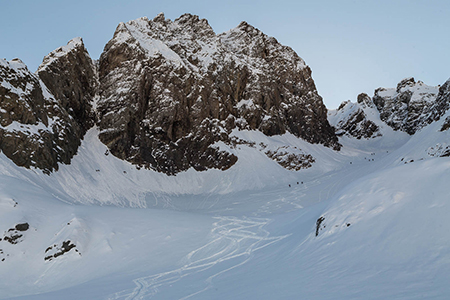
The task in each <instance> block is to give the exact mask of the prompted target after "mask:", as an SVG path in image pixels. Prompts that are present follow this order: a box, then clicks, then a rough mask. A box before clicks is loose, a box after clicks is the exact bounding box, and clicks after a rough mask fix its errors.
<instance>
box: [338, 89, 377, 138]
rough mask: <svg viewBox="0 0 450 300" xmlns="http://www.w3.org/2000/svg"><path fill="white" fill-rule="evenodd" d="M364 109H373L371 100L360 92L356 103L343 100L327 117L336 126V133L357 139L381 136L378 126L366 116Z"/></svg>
mask: <svg viewBox="0 0 450 300" xmlns="http://www.w3.org/2000/svg"><path fill="white" fill-rule="evenodd" d="M366 110H372V111H373V110H374V105H373V102H372V100H371V99H370V97H369V96H368V95H367V94H360V95H358V98H357V103H352V102H350V101H345V102H343V103H342V104H341V105H340V106H339V108H338V109H337V110H336V111H331V112H330V114H329V119H330V122H331V124H333V126H335V127H336V135H338V136H342V135H347V136H351V137H355V138H357V139H361V138H364V139H370V138H375V137H378V136H381V135H382V133H381V131H380V128H379V126H377V125H376V124H375V122H373V121H372V120H370V119H369V118H368V116H367V113H366Z"/></svg>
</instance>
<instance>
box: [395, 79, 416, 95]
mask: <svg viewBox="0 0 450 300" xmlns="http://www.w3.org/2000/svg"><path fill="white" fill-rule="evenodd" d="M415 85H416V81H415V80H414V77H407V78H404V79H402V80H401V81H400V82H399V83H398V84H397V93H401V91H402V89H404V88H406V87H414V86H415Z"/></svg>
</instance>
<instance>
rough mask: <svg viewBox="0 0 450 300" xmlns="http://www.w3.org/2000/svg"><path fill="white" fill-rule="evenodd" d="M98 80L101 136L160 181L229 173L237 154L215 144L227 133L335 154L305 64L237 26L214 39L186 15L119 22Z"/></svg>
mask: <svg viewBox="0 0 450 300" xmlns="http://www.w3.org/2000/svg"><path fill="white" fill-rule="evenodd" d="M99 79H100V91H101V100H100V101H99V106H98V108H99V123H98V125H99V128H100V130H101V132H100V139H101V140H102V141H103V142H104V143H105V144H106V145H107V146H108V147H109V148H110V150H111V152H112V153H113V154H114V155H115V156H117V157H119V158H122V159H126V160H128V161H131V162H133V163H135V164H138V165H142V166H145V167H149V168H152V169H155V170H158V171H161V172H164V173H167V174H175V173H177V172H180V171H183V170H187V169H189V168H191V167H193V168H194V169H196V170H205V169H208V168H218V169H222V170H225V169H227V168H229V167H231V166H232V165H233V164H234V163H235V162H236V160H237V157H235V156H234V155H233V154H230V153H228V152H224V151H220V150H219V149H218V148H216V147H214V146H213V145H214V143H216V142H217V141H224V142H225V143H229V133H230V132H231V130H232V129H234V128H239V129H249V130H260V131H262V132H263V133H264V134H266V135H276V134H283V133H285V132H291V133H292V134H294V135H296V136H297V137H300V138H303V139H305V140H306V141H308V142H311V143H321V144H324V145H326V146H329V147H333V148H335V149H339V147H340V145H339V144H338V142H337V138H336V136H335V134H334V129H333V128H332V127H331V126H330V125H329V123H328V121H327V119H326V108H325V106H324V105H323V103H322V99H321V97H320V96H319V95H318V93H317V91H316V88H315V85H314V81H313V80H312V78H311V70H310V69H309V67H307V66H306V65H305V63H304V61H303V60H302V59H301V58H300V57H298V56H297V54H296V53H295V52H294V51H293V50H292V49H291V48H289V47H285V46H282V45H281V44H279V43H278V42H277V40H276V39H274V38H271V37H268V36H266V35H265V34H263V33H262V32H260V31H259V30H258V29H256V28H254V27H252V26H250V25H248V24H247V23H245V22H242V23H241V24H240V25H239V26H238V27H237V28H235V29H232V30H230V31H228V32H225V33H223V34H220V35H216V34H215V33H214V31H213V30H212V28H211V27H210V26H209V24H208V22H207V21H206V20H204V19H199V18H198V17H197V16H193V15H190V14H185V15H183V16H181V17H180V18H178V19H176V20H175V21H171V20H167V19H165V18H164V16H163V15H158V16H157V17H156V18H155V19H153V20H148V19H147V18H141V19H137V20H134V21H130V22H128V23H126V24H124V23H121V24H119V26H118V27H117V29H116V32H115V33H114V37H113V39H112V40H111V41H109V42H108V44H107V45H106V47H105V51H104V53H103V54H102V55H101V58H100V62H99Z"/></svg>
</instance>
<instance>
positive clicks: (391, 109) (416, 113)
mask: <svg viewBox="0 0 450 300" xmlns="http://www.w3.org/2000/svg"><path fill="white" fill-rule="evenodd" d="M449 108H450V79H449V80H448V81H447V82H446V83H445V84H444V85H442V86H441V87H440V88H438V87H432V86H428V85H426V84H424V83H423V82H421V81H418V82H416V81H415V80H414V78H412V77H410V78H406V79H403V80H402V81H401V82H400V83H399V84H398V85H397V88H396V89H394V88H378V89H376V90H375V93H374V96H373V98H372V99H371V98H370V97H369V96H368V95H367V94H360V95H358V99H357V103H351V102H350V101H346V102H343V103H342V104H341V106H340V107H339V108H338V109H337V110H336V111H335V112H333V111H332V112H330V113H329V119H330V123H331V124H332V125H333V126H335V127H336V128H337V131H336V134H337V135H344V134H345V135H348V136H353V137H356V138H358V139H360V138H366V139H368V138H374V137H377V136H381V135H382V134H381V131H380V128H379V126H377V124H376V123H375V122H373V120H374V119H378V117H379V119H380V120H381V121H383V122H384V123H385V124H387V125H388V126H390V127H391V128H393V129H394V130H400V131H404V132H406V133H408V134H410V135H413V134H414V133H416V132H417V131H418V130H420V129H422V128H423V127H425V126H427V125H428V124H430V123H432V122H435V121H438V120H439V119H440V118H441V117H442V116H443V115H444V114H445V113H446V112H447V111H448V109H449ZM368 115H371V117H370V118H368ZM371 118H372V119H371ZM449 124H450V119H449V120H446V121H445V122H444V124H443V125H442V129H441V131H444V130H447V129H448V128H450V125H449Z"/></svg>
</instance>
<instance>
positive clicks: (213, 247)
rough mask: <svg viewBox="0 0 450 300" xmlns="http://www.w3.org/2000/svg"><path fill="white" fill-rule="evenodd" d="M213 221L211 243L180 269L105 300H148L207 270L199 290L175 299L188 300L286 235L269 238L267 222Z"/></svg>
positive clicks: (142, 279) (139, 280)
mask: <svg viewBox="0 0 450 300" xmlns="http://www.w3.org/2000/svg"><path fill="white" fill-rule="evenodd" d="M215 219H217V222H215V223H214V224H213V226H214V227H213V229H212V236H213V239H212V241H211V242H209V243H208V244H206V245H204V246H202V247H200V248H198V249H196V250H194V251H192V252H191V253H189V254H188V255H187V256H186V264H185V265H184V266H182V267H181V268H178V269H175V270H172V271H168V272H164V273H159V274H155V275H150V276H145V277H140V278H137V279H135V280H134V283H135V284H136V287H135V288H134V289H133V290H124V291H121V292H118V293H115V294H113V295H110V296H109V297H108V298H107V299H108V300H113V299H114V300H117V299H125V300H133V299H151V298H152V297H153V296H155V295H156V294H157V293H158V291H159V290H160V288H162V287H164V286H168V285H172V284H174V283H176V282H178V281H180V280H182V279H183V278H185V277H187V276H190V275H194V274H198V273H201V272H205V271H206V270H210V269H211V270H210V271H211V272H209V273H208V274H205V275H204V276H205V277H206V278H204V281H203V285H204V288H203V289H200V290H198V291H196V292H194V293H190V294H188V295H185V296H184V297H182V298H179V299H189V298H191V297H193V296H195V295H197V294H199V293H202V292H204V291H206V290H208V289H210V288H211V287H212V280H213V279H214V278H215V277H217V276H219V275H220V274H223V273H225V272H227V271H229V270H232V269H234V268H237V267H239V266H242V265H243V264H245V263H246V262H247V261H249V260H250V259H251V257H252V254H253V253H254V252H255V251H258V250H260V249H262V248H265V247H267V246H269V245H271V244H273V243H276V242H278V241H280V240H282V239H284V238H286V237H288V235H285V236H275V237H270V233H269V232H268V231H267V230H265V229H264V226H266V225H267V224H268V223H269V222H270V219H262V218H242V219H239V218H235V217H215ZM211 273H212V275H210V274H211Z"/></svg>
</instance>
